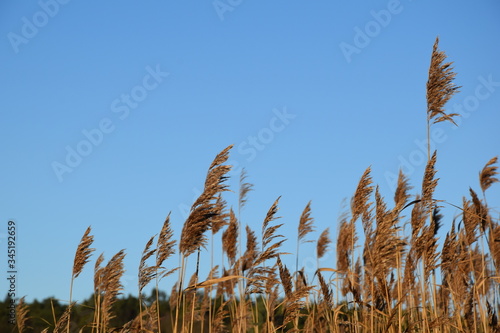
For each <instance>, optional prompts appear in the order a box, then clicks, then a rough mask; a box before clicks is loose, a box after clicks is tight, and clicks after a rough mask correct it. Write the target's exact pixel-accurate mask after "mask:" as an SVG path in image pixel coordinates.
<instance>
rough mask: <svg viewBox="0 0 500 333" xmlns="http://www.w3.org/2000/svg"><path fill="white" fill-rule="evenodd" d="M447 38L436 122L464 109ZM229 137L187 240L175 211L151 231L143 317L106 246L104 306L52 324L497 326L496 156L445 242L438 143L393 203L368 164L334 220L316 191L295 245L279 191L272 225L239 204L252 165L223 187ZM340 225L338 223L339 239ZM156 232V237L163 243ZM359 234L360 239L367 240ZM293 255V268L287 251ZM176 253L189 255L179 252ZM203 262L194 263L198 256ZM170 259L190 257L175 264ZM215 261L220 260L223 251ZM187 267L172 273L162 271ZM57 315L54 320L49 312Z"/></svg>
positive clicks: (431, 86) (84, 249) (327, 328)
mask: <svg viewBox="0 0 500 333" xmlns="http://www.w3.org/2000/svg"><path fill="white" fill-rule="evenodd" d="M438 42H439V40H438V39H436V42H435V44H434V47H433V50H432V54H431V64H430V68H429V79H428V82H427V105H428V108H427V133H429V132H430V128H431V126H432V125H433V124H435V123H439V122H450V123H452V124H455V122H454V120H453V119H454V118H455V117H457V116H458V115H456V114H447V113H446V112H445V104H446V102H447V101H448V100H449V99H450V98H451V97H452V96H453V95H454V94H455V93H457V92H458V89H459V87H457V86H455V85H454V83H453V81H454V78H455V73H454V72H453V68H452V67H451V63H449V62H448V63H447V62H445V60H446V55H445V53H444V52H443V51H440V50H439V48H438ZM230 150H231V146H229V147H227V148H226V149H224V150H223V151H222V152H221V153H219V154H218V155H217V156H216V157H215V159H214V161H213V162H212V164H211V165H210V167H209V169H208V172H207V177H206V181H205V186H204V190H203V192H202V194H201V195H200V197H199V198H198V199H197V200H196V201H195V202H194V204H193V206H192V208H191V212H190V214H189V217H188V218H187V220H186V221H185V223H184V227H183V229H182V233H181V235H180V238H179V242H178V243H177V242H176V240H175V238H174V234H173V232H172V229H171V226H170V215H169V216H168V217H167V218H166V220H165V222H164V224H163V226H162V227H161V229H160V232H159V235H158V236H153V237H151V238H150V240H149V241H148V243H147V244H146V245H145V249H144V252H143V254H142V258H141V262H140V264H139V270H138V280H139V285H138V294H139V297H138V304H137V307H138V309H139V314H138V315H137V317H136V318H135V319H133V320H131V321H129V322H127V323H124V324H123V325H120V326H112V325H111V324H110V323H111V319H112V318H113V316H114V314H113V304H114V302H115V301H116V300H117V297H118V295H119V294H120V291H121V290H122V285H121V283H120V278H121V276H122V274H123V272H124V268H123V258H124V256H125V252H124V251H123V250H122V251H120V252H118V253H117V254H116V255H115V256H113V257H112V258H111V259H110V260H109V262H108V263H107V264H105V265H104V263H105V259H104V257H103V256H102V255H101V256H99V257H98V258H97V260H96V262H95V268H94V282H95V286H94V306H93V308H92V311H93V314H94V316H93V320H92V321H91V322H89V323H88V324H87V325H85V326H83V327H78V328H70V318H71V313H72V310H73V309H74V308H75V307H78V306H79V305H78V304H73V303H71V294H72V290H70V305H69V306H68V307H67V310H66V311H65V312H64V313H63V315H62V316H60V317H59V318H54V320H53V325H52V326H50V327H48V328H47V330H46V331H47V332H48V331H54V332H63V331H66V332H69V331H70V329H71V331H82V332H95V333H101V332H102V333H104V332H160V331H161V332H176V333H177V332H182V333H184V332H394V333H402V332H424V333H426V332H500V328H499V326H498V311H499V310H500V300H499V297H500V294H499V279H500V275H499V272H500V221H499V218H498V213H497V212H495V211H493V210H492V209H491V208H490V206H489V205H488V204H487V200H486V198H487V192H488V189H489V188H490V187H491V186H493V185H494V184H495V183H497V182H498V181H499V180H498V178H497V175H498V166H497V165H498V159H497V157H493V158H492V159H491V160H489V161H487V162H486V164H485V166H484V168H483V169H482V170H480V172H479V187H480V189H481V192H480V194H478V193H476V192H475V191H474V190H473V189H472V188H471V189H470V191H469V193H467V195H466V196H465V197H464V198H463V202H462V203H461V204H460V205H456V206H457V207H459V208H460V214H459V216H455V217H451V219H450V217H447V218H448V221H450V222H446V225H449V226H450V228H449V230H448V231H447V233H446V238H445V239H444V241H443V242H442V243H441V244H440V243H439V242H438V238H437V234H438V230H439V229H440V228H441V227H442V226H443V225H444V224H445V223H444V222H443V221H444V218H445V217H444V216H442V215H441V213H440V208H442V206H443V205H447V204H448V203H446V202H445V201H443V200H438V199H436V198H435V197H434V192H435V189H436V187H437V186H439V184H438V178H436V175H437V169H436V164H437V161H438V155H437V152H435V151H434V152H431V151H430V145H428V161H427V165H426V168H425V172H424V174H423V177H422V181H421V184H422V185H421V191H420V192H419V193H414V192H412V190H413V188H412V187H411V185H410V180H409V179H408V178H407V176H405V175H404V174H403V173H402V172H400V174H399V178H398V182H397V188H396V190H395V193H394V197H393V200H392V203H390V202H389V201H387V200H386V199H385V198H384V197H383V196H382V195H381V193H380V191H379V187H378V186H377V185H375V184H374V182H373V179H372V176H371V169H370V168H367V169H366V171H365V172H364V173H363V174H362V175H361V177H360V181H359V183H358V185H357V186H356V187H355V190H354V195H353V196H352V198H351V201H350V206H349V208H348V211H347V212H345V213H344V214H343V215H342V216H341V218H340V219H339V221H338V225H337V226H329V227H327V228H326V229H324V230H322V232H321V233H320V234H319V237H317V238H316V239H313V238H312V236H313V235H315V231H316V226H315V221H314V218H313V216H314V214H313V210H312V204H311V202H309V203H307V204H306V205H305V208H304V210H303V213H302V214H301V216H300V217H297V229H298V230H297V239H296V253H294V254H290V253H284V252H283V250H282V248H283V244H284V242H286V241H287V239H285V237H283V236H282V235H281V234H280V233H281V232H280V230H281V229H282V227H283V224H282V223H279V221H280V220H279V216H278V215H277V214H278V209H279V201H280V198H277V199H276V200H275V201H274V202H273V203H272V204H271V205H270V208H269V209H268V210H267V213H266V214H265V217H264V220H263V222H262V225H261V226H260V227H259V228H258V229H257V228H256V226H249V225H244V224H243V223H242V221H241V211H242V210H243V208H244V206H245V203H246V201H247V196H248V194H249V192H250V191H251V190H252V184H250V183H249V182H247V175H246V173H245V172H243V173H242V175H241V178H240V189H239V200H238V209H237V211H236V213H235V212H234V211H233V209H232V208H231V207H227V204H226V202H225V201H224V199H223V195H224V192H226V191H228V187H227V184H226V181H227V179H228V176H227V174H228V172H229V171H230V169H231V166H229V165H227V164H226V162H227V159H228V156H229V152H230ZM330 228H337V229H338V237H337V240H336V246H332V239H331V238H330ZM219 231H221V232H222V236H221V239H222V253H223V258H220V260H218V259H215V258H213V247H214V246H215V243H216V242H214V240H213V239H214V235H215V234H216V233H218V232H219ZM155 238H156V243H155ZM360 240H362V243H361V241H360ZM92 242H93V236H92V235H91V229H90V227H89V228H88V229H87V230H86V232H85V233H84V236H83V238H82V240H81V242H80V244H79V245H78V247H77V251H76V255H75V263H74V268H73V274H72V283H71V286H73V280H74V279H76V278H77V277H78V275H79V274H80V272H81V271H82V269H83V268H84V266H85V265H86V264H87V263H88V262H89V260H90V257H91V255H92V252H93V251H94V249H92V248H91V245H92ZM307 242H313V243H315V244H316V251H315V252H316V253H315V257H316V260H317V263H318V269H317V270H316V271H315V272H313V273H312V274H307V273H306V270H305V268H304V267H299V262H300V260H299V259H300V256H301V255H302V253H301V252H300V247H301V245H303V244H304V243H307ZM333 248H335V249H336V251H335V252H336V261H335V262H332V264H331V266H332V267H319V262H320V259H321V258H322V257H323V256H325V254H326V253H327V252H328V251H331V250H332V249H333ZM201 251H209V252H210V253H211V263H210V272H209V274H208V276H207V277H200V276H199V269H198V267H199V260H200V256H199V254H200V252H201ZM293 255H295V256H296V257H295V259H296V260H295V267H294V268H293V269H292V270H290V268H289V267H287V266H286V265H285V264H284V263H283V261H282V257H283V256H293ZM173 256H174V257H175V256H178V257H179V260H178V261H176V260H175V259H171V257H173ZM188 259H190V264H191V265H193V262H196V270H195V272H194V274H193V275H192V276H186V274H187V270H186V265H187V260H188ZM173 262H178V263H180V264H179V265H178V267H177V265H174V264H173ZM216 263H217V264H216ZM171 274H177V275H178V280H177V283H175V284H174V285H173V286H163V285H162V284H161V280H162V279H163V278H165V277H166V276H168V275H171ZM153 282H154V283H155V286H156V301H154V302H146V301H145V300H144V299H143V298H142V296H141V295H142V291H143V289H144V288H145V287H146V286H147V285H149V284H150V283H153ZM161 288H165V289H166V288H171V293H170V296H169V301H168V306H165V305H163V308H162V304H161V303H160V302H159V296H158V289H161ZM17 313H18V326H17V330H18V331H19V332H23V331H26V330H27V329H29V328H28V327H26V323H27V318H29V313H28V307H27V306H26V304H24V302H23V300H21V301H20V302H19V305H18V311H17ZM48 322H49V321H48Z"/></svg>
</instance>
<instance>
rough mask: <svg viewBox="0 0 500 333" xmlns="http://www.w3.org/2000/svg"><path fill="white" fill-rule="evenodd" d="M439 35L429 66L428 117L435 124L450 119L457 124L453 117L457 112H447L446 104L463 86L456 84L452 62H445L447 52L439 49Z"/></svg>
mask: <svg viewBox="0 0 500 333" xmlns="http://www.w3.org/2000/svg"><path fill="white" fill-rule="evenodd" d="M438 44H439V37H437V38H436V41H435V42H434V46H433V47H432V55H431V64H430V66H429V78H428V80H427V119H428V121H433V124H436V123H439V122H442V121H449V122H451V123H452V124H454V125H456V123H455V121H454V120H453V117H456V116H459V114H457V113H450V114H446V113H445V111H444V105H445V104H446V102H448V101H449V100H450V98H451V97H452V96H453V95H454V94H456V93H457V92H458V91H459V89H460V88H461V87H459V86H456V85H455V84H454V83H453V81H454V79H455V76H456V73H455V72H453V67H451V65H452V64H453V63H452V62H444V61H445V60H446V53H445V52H444V51H440V50H439V49H438V46H439V45H438Z"/></svg>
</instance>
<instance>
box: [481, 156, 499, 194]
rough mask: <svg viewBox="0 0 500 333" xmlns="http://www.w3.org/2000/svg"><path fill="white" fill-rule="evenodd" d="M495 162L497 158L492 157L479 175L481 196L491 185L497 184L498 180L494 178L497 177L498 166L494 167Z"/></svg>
mask: <svg viewBox="0 0 500 333" xmlns="http://www.w3.org/2000/svg"><path fill="white" fill-rule="evenodd" d="M497 162H498V157H493V158H492V159H491V160H489V161H488V163H486V165H485V166H484V168H483V170H481V172H480V173H479V183H480V184H481V190H482V191H483V195H484V192H486V190H487V189H488V188H489V187H490V186H491V185H492V184H493V183H498V178H496V177H495V176H496V175H498V171H497V170H498V166H496V165H495V164H496V163H497Z"/></svg>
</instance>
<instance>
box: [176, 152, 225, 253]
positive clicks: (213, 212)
mask: <svg viewBox="0 0 500 333" xmlns="http://www.w3.org/2000/svg"><path fill="white" fill-rule="evenodd" d="M231 148H232V145H231V146H229V147H227V148H226V149H224V150H223V151H222V152H220V153H219V154H218V155H217V156H216V157H215V159H214V161H213V162H212V164H211V165H210V167H209V169H208V173H207V178H206V180H205V188H204V190H203V193H202V194H201V195H200V196H199V197H198V199H197V200H196V201H195V202H194V203H193V205H192V207H191V212H190V214H189V216H188V218H187V220H186V222H185V223H184V227H183V228H182V233H181V240H180V243H179V251H180V252H181V253H182V254H183V255H184V256H185V257H187V256H189V255H191V254H192V253H194V252H195V251H196V250H197V249H198V248H200V247H204V246H205V245H206V243H207V238H206V236H205V232H206V231H207V230H209V229H210V227H211V225H210V222H211V220H212V219H213V218H214V216H217V215H218V214H220V213H221V212H220V209H219V208H220V206H216V204H215V203H214V201H216V200H217V195H218V194H219V193H220V192H223V191H227V185H226V184H225V181H226V180H227V176H226V174H227V173H228V172H229V170H230V169H231V166H228V165H223V163H224V162H226V161H227V159H228V157H229V150H230V149H231Z"/></svg>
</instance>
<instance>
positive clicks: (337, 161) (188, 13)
mask: <svg viewBox="0 0 500 333" xmlns="http://www.w3.org/2000/svg"><path fill="white" fill-rule="evenodd" d="M499 15H500V4H499V3H498V1H481V2H474V3H472V2H469V1H453V2H452V1H440V2H431V1H370V2H368V1H353V2H350V1H341V2H333V1H315V2H314V3H311V2H306V1H283V0H277V1H272V2H266V1H245V0H232V1H229V0H220V1H215V2H214V1H212V0H210V1H180V2H179V1H175V2H173V1H147V2H139V1H128V0H127V1H120V2H119V5H117V3H103V2H98V1H86V2H83V1H67V0H66V1H62V0H60V1H56V0H41V1H39V2H35V1H30V2H19V1H3V2H2V4H0V36H2V37H1V39H0V71H1V73H2V75H1V76H0V90H1V91H2V98H1V100H0V106H1V108H2V112H1V115H2V117H1V119H2V120H1V122H0V133H1V134H0V135H1V139H2V145H1V146H0V147H1V148H0V153H1V156H2V163H1V168H0V170H1V176H0V182H1V183H0V187H1V189H2V191H0V221H1V223H2V225H3V226H2V227H1V228H2V229H0V236H1V238H0V240H1V242H2V243H3V244H2V245H1V246H2V249H3V250H2V252H3V253H4V254H3V259H2V261H3V262H5V260H6V256H7V254H6V246H5V243H6V240H7V239H6V232H7V221H9V220H14V221H15V222H16V224H17V237H18V238H17V253H18V256H17V259H16V260H17V262H16V265H17V270H18V274H17V279H18V281H17V290H16V292H17V295H18V296H23V295H27V299H28V300H32V299H33V298H38V299H41V298H45V297H48V296H54V297H56V298H59V299H61V300H67V299H68V295H69V284H70V277H71V269H72V264H73V257H74V252H75V250H76V246H77V244H78V242H79V240H80V238H81V236H82V235H83V232H84V231H85V229H86V228H87V226H89V225H91V226H92V228H93V232H92V233H93V234H94V236H95V242H94V247H95V248H96V253H95V255H94V257H93V260H92V262H91V263H90V264H89V265H88V266H87V267H86V268H85V270H84V273H83V274H82V275H81V276H80V277H79V278H78V279H77V280H76V281H75V291H74V295H75V297H74V298H75V299H77V300H82V299H83V298H86V297H88V296H89V295H90V294H91V292H92V281H93V279H92V271H93V264H94V260H95V258H97V255H98V254H100V253H101V252H104V255H105V257H106V259H110V258H111V257H112V256H113V254H115V253H116V252H118V251H119V250H120V249H122V248H124V249H126V253H127V257H126V260H125V268H126V270H127V271H126V273H125V275H124V278H123V280H122V282H123V283H124V285H125V293H132V294H134V295H136V294H137V291H136V290H137V287H136V285H137V278H136V276H137V267H138V265H139V259H140V255H141V252H142V250H143V248H144V245H145V244H146V242H147V241H148V239H149V238H150V237H151V236H152V235H154V234H156V233H158V232H159V231H160V228H161V226H162V223H163V221H164V219H165V217H166V215H167V214H168V213H169V212H171V214H172V215H171V217H172V220H171V221H172V224H173V228H174V232H175V235H176V238H177V239H178V237H179V236H180V231H181V228H182V224H183V222H184V220H185V217H186V214H185V209H186V207H189V206H190V205H191V203H192V202H193V200H194V199H195V197H196V196H197V195H198V194H199V191H201V189H202V186H203V183H204V177H205V175H206V171H207V168H208V166H209V165H210V163H211V161H212V159H213V158H214V156H215V155H216V154H217V153H218V152H219V151H221V150H222V149H224V148H225V147H226V146H228V145H229V144H234V145H235V147H234V148H233V150H232V152H231V157H230V161H231V163H232V164H234V165H235V166H236V168H235V170H236V171H238V170H240V169H241V167H245V168H246V170H247V172H248V177H249V178H248V180H249V181H250V182H252V183H253V184H254V191H253V192H251V193H250V195H249V201H248V204H247V206H246V207H245V210H244V211H243V214H242V220H243V223H245V224H249V225H250V226H251V227H252V228H253V229H254V230H260V228H261V222H262V220H263V218H264V217H265V214H266V212H267V210H268V208H269V207H270V206H271V204H272V203H273V201H274V200H275V199H276V198H277V197H278V196H282V197H281V200H280V211H279V215H280V216H282V219H281V220H280V221H281V222H282V223H285V226H284V227H283V229H282V233H283V234H284V235H285V236H286V237H287V238H288V239H289V240H288V241H287V242H286V243H285V246H284V250H285V251H287V252H292V253H294V252H295V239H296V229H297V223H298V219H299V216H300V213H301V212H302V210H303V209H304V207H305V205H306V204H307V202H308V201H309V200H312V216H313V217H314V218H315V225H316V228H317V232H316V233H314V234H312V235H311V236H310V238H311V239H316V238H317V237H318V236H319V233H320V232H321V231H322V230H323V229H324V228H326V227H330V230H331V235H332V237H334V238H335V237H336V234H337V218H338V216H339V214H340V213H341V211H342V210H341V207H342V201H343V200H344V199H346V198H350V196H351V195H352V194H353V192H354V189H355V188H356V185H357V182H358V180H359V178H360V177H361V175H362V173H363V171H364V170H365V169H366V168H367V167H368V166H371V167H372V176H373V179H374V181H375V183H377V184H378V185H379V186H380V190H381V192H382V194H383V195H384V196H385V197H386V199H387V201H389V203H390V204H389V205H391V202H392V201H391V200H392V196H393V184H392V182H391V179H392V177H393V176H394V175H396V174H397V172H398V170H399V168H400V167H401V168H403V170H404V171H405V172H406V173H407V174H408V175H409V177H410V179H411V183H412V185H413V186H415V189H414V192H415V193H417V192H418V190H419V187H420V183H421V176H422V173H423V168H424V160H423V156H424V155H423V152H422V149H421V148H420V147H421V146H422V145H424V144H425V137H426V115H425V111H426V100H425V83H426V80H427V71H428V66H429V61H430V54H431V50H432V45H433V43H434V40H435V38H436V36H439V37H440V49H442V50H444V51H446V53H447V55H448V59H449V60H450V61H453V62H454V67H455V71H456V72H457V73H458V74H457V78H456V83H457V84H458V85H461V86H462V89H461V92H460V93H459V94H458V95H456V96H455V97H454V98H453V99H452V100H451V101H450V102H449V103H448V105H447V106H448V111H449V112H452V111H455V112H458V113H461V114H462V115H463V117H462V118H461V119H460V120H458V122H459V123H460V126H459V127H458V128H454V127H453V126H451V125H450V124H439V125H436V126H434V127H433V129H434V131H435V132H433V140H434V141H435V147H436V148H437V150H438V162H437V169H438V170H439V171H438V177H439V178H440V182H439V185H438V188H437V191H436V194H435V197H436V198H438V199H444V200H447V201H449V202H451V203H454V204H457V205H460V204H461V202H462V196H464V195H468V189H469V187H472V188H474V189H475V190H476V191H478V192H479V191H480V190H479V185H478V177H477V176H478V172H479V171H480V170H481V168H482V167H483V166H484V164H485V163H486V162H487V161H488V160H489V159H490V158H492V157H494V156H497V155H500V145H499V143H500V134H499V133H500V132H499V131H498V124H499V123H500V112H499V111H500V110H499V107H500V67H499V65H498V59H499V58H500V43H499V40H498V36H500V20H499V19H498V18H499ZM75 154H78V156H75ZM231 176H232V179H231V181H230V182H229V183H230V185H231V187H232V189H233V190H234V191H235V192H237V183H238V182H237V179H238V176H239V175H238V173H237V172H233V173H232V174H231ZM487 195H488V202H489V204H490V206H492V207H493V208H494V209H496V211H497V212H498V211H499V210H500V185H496V186H493V187H492V188H491V189H490V190H489V192H488V193H487ZM226 199H227V200H228V202H229V203H230V204H233V205H234V204H235V199H236V194H235V193H227V196H226ZM444 212H445V215H446V219H445V226H444V228H443V229H445V230H446V229H448V228H449V224H450V223H451V220H452V218H453V216H454V215H455V214H457V213H458V212H457V210H456V209H454V208H446V209H445V210H444ZM219 236H220V235H219ZM314 253H315V252H314V245H313V244H306V245H304V246H303V248H302V249H301V258H300V261H301V262H304V263H305V264H306V265H311V260H309V261H307V260H308V258H309V259H310V258H312V257H314ZM202 256H203V257H202V260H203V262H207V258H208V255H207V254H206V253H203V254H202ZM284 260H286V262H287V263H288V264H289V265H291V266H292V265H293V263H294V262H295V259H294V256H288V258H286V259H284ZM191 261H192V260H191ZM191 261H190V264H191V265H193V264H194V262H191ZM177 263H178V259H177V256H175V257H173V258H171V259H170V260H169V262H168V263H167V264H168V265H170V266H171V267H174V266H176V265H177ZM334 265H335V261H334V251H331V252H330V253H329V255H328V256H327V257H326V259H325V261H324V262H323V263H322V266H325V267H334ZM2 267H4V265H2ZM309 268H310V269H311V270H314V267H309ZM2 274H7V273H6V272H2ZM202 275H203V273H202ZM2 280H3V282H2V283H1V284H0V285H1V286H2V288H1V290H6V289H5V288H4V287H5V286H6V285H5V281H6V280H5V279H2ZM174 281H175V279H171V280H165V282H164V284H163V285H162V286H160V287H161V288H162V289H165V290H167V291H169V290H170V288H171V287H172V283H173V282H174ZM2 292H4V291H2Z"/></svg>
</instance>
